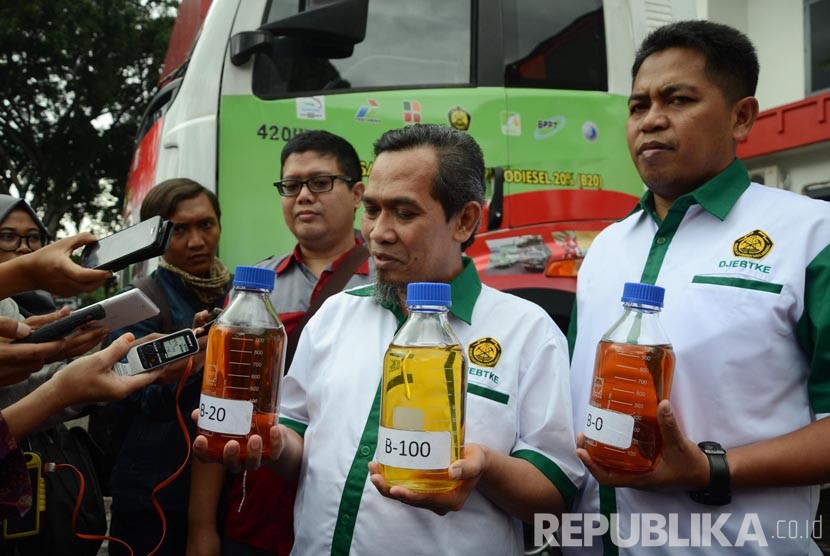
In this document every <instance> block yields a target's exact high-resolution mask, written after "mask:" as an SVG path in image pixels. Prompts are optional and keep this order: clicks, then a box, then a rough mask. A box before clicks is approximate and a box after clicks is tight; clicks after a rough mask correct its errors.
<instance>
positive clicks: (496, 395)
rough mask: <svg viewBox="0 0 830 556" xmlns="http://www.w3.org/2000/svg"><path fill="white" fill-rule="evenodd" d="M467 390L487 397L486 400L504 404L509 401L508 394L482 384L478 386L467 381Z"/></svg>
mask: <svg viewBox="0 0 830 556" xmlns="http://www.w3.org/2000/svg"><path fill="white" fill-rule="evenodd" d="M467 392H469V393H470V394H475V395H476V396H481V397H482V398H487V399H488V400H493V401H494V402H498V403H503V404H504V405H507V402H508V401H510V396H509V395H507V394H505V393H504V392H497V391H496V390H490V389H489V388H485V387H484V386H479V385H477V384H470V383H467ZM451 407H452V406H451Z"/></svg>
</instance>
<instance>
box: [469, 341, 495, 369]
mask: <svg viewBox="0 0 830 556" xmlns="http://www.w3.org/2000/svg"><path fill="white" fill-rule="evenodd" d="M467 353H468V355H469V356H470V361H472V362H473V363H475V364H476V365H481V366H482V367H495V366H496V363H498V362H499V357H501V346H500V345H499V343H498V342H497V341H496V340H495V339H493V338H480V339H478V340H476V341H475V342H473V343H472V344H470V347H469V348H467Z"/></svg>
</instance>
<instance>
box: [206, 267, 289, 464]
mask: <svg viewBox="0 0 830 556" xmlns="http://www.w3.org/2000/svg"><path fill="white" fill-rule="evenodd" d="M274 277H275V276H274V271H273V270H270V269H267V268H258V267H251V266H238V267H236V274H235V276H234V281H233V289H234V291H233V298H232V299H231V302H230V304H229V305H228V307H227V308H226V309H225V310H224V311H223V312H222V314H221V315H219V318H217V319H216V324H215V325H214V326H213V328H212V329H211V331H210V334H209V335H208V347H207V355H206V357H205V370H204V375H203V377H202V396H201V399H200V400H199V421H198V428H199V434H202V435H204V436H206V437H207V439H208V453H209V454H210V456H211V457H212V458H213V459H216V460H217V461H221V460H222V450H223V449H224V447H225V443H226V442H227V441H228V440H237V441H239V446H240V457H242V458H244V457H245V454H246V453H247V439H248V437H249V436H250V435H252V434H258V435H260V436H261V437H262V438H263V439H267V438H268V433H269V430H270V428H271V427H272V426H273V425H274V424H275V423H276V421H277V413H278V411H279V390H280V382H281V380H282V374H283V366H284V361H285V348H286V344H285V338H286V336H285V329H284V328H283V326H282V323H281V322H280V319H279V317H278V316H277V312H276V310H275V309H274V307H273V305H271V299H270V293H271V291H272V290H273V289H274ZM268 448H269V445H268V442H264V443H263V454H267V453H268Z"/></svg>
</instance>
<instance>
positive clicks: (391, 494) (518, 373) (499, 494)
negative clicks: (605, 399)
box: [195, 125, 584, 556]
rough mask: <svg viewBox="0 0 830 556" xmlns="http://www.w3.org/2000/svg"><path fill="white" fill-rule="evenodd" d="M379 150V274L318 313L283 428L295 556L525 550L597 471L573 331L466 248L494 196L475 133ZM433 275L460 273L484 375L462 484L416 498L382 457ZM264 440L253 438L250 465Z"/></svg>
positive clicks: (372, 225)
mask: <svg viewBox="0 0 830 556" xmlns="http://www.w3.org/2000/svg"><path fill="white" fill-rule="evenodd" d="M375 155H376V160H375V163H374V166H373V170H372V175H371V178H370V180H369V184H368V187H367V189H366V192H365V193H364V196H363V205H364V209H365V211H364V217H363V236H364V238H365V240H366V241H367V244H368V247H369V250H370V252H371V254H372V257H373V260H374V264H375V270H376V275H377V281H376V283H375V284H374V285H373V286H367V287H363V288H357V289H353V290H350V291H347V292H344V293H341V294H338V295H336V296H333V297H332V298H331V299H330V300H329V301H327V302H326V303H325V304H324V305H323V306H322V307H321V309H320V310H319V312H318V313H317V315H315V316H314V317H313V318H312V319H311V320H310V321H309V323H308V325H307V326H306V329H305V330H304V331H303V333H302V335H301V337H300V342H299V345H298V347H297V351H296V355H295V357H294V362H293V364H292V366H291V369H290V371H289V373H288V375H287V376H286V379H285V382H284V384H283V392H282V402H281V418H280V422H281V423H282V425H281V426H280V427H279V428H278V429H277V428H275V429H274V430H273V431H272V439H271V442H272V444H271V446H272V454H271V456H272V457H276V458H277V459H276V461H274V462H273V463H272V465H273V467H274V468H275V469H276V470H277V471H278V472H279V473H281V474H283V476H285V477H288V478H294V477H296V478H298V479H299V490H298V493H297V501H296V504H295V510H294V527H295V543H294V549H293V551H292V554H297V555H305V554H315V555H318V554H341V555H343V554H349V553H351V554H359V555H366V554H369V555H372V554H406V555H407V556H413V555H425V556H434V555H436V554H450V555H452V554H457V555H468V554H499V555H507V556H510V555H520V554H522V553H523V542H522V536H521V526H520V519H523V520H526V521H529V522H532V521H533V515H534V513H538V512H544V513H555V514H558V513H561V512H563V511H565V510H566V509H567V508H568V507H569V506H570V503H571V501H572V499H573V496H574V495H575V494H576V492H577V490H578V487H579V484H580V482H581V478H582V474H583V471H584V470H583V468H582V466H581V464H580V462H579V460H578V458H577V457H576V454H575V451H574V439H573V428H572V427H573V424H572V422H571V405H570V386H569V382H568V374H569V373H568V361H567V345H566V341H565V338H564V336H563V335H562V334H561V333H560V332H559V331H558V329H557V327H556V325H555V324H554V323H553V321H552V320H551V319H550V318H549V317H548V316H547V314H546V313H545V312H544V311H542V310H541V309H540V308H539V307H537V306H536V305H533V304H532V303H530V302H527V301H524V300H521V299H519V298H516V297H513V296H511V295H508V294H504V293H501V292H498V291H496V290H493V289H491V288H488V287H486V286H483V285H482V284H481V282H480V281H479V278H478V274H477V273H476V269H475V267H474V265H473V264H472V263H471V261H470V260H469V259H464V258H462V255H461V253H462V250H463V249H464V248H465V247H466V246H467V245H469V244H470V243H471V242H472V239H473V235H474V232H475V229H476V227H477V225H478V222H479V219H480V216H481V206H482V202H483V197H484V160H483V157H482V154H481V150H480V149H479V147H478V145H477V144H476V143H475V141H474V140H473V139H472V138H471V137H470V136H469V135H467V134H465V133H462V132H459V131H456V130H454V129H452V128H449V127H445V126H437V125H415V126H410V127H407V128H404V129H401V130H393V131H390V132H387V133H386V134H384V136H383V137H381V138H380V139H379V140H378V142H377V143H375ZM424 281H430V282H448V283H450V284H451V288H452V301H453V303H452V307H451V308H450V316H449V320H450V324H451V326H452V328H453V330H454V331H455V333H456V334H457V336H458V337H459V339H460V340H461V343H462V344H463V346H464V348H465V349H466V350H467V352H468V355H469V358H470V372H469V377H468V378H469V386H468V395H467V408H466V412H467V413H466V444H465V448H464V458H463V459H461V460H458V461H456V462H454V463H453V464H452V465H451V466H450V475H451V476H453V477H454V478H458V479H462V484H461V486H459V487H458V488H456V489H455V490H453V491H450V492H445V493H432V494H415V493H411V492H409V491H407V490H406V489H403V488H402V487H393V488H392V489H390V488H389V487H388V486H387V485H386V484H385V483H384V482H383V479H382V478H381V476H380V475H379V474H377V473H376V471H377V469H376V467H375V464H374V463H372V462H373V461H374V459H375V451H376V444H377V435H378V424H379V421H378V418H379V412H380V381H381V375H382V364H383V355H384V352H385V350H386V348H387V347H388V345H389V342H390V341H391V340H392V337H393V336H394V334H395V331H396V330H397V329H398V327H399V326H400V325H401V324H402V322H403V320H404V312H403V309H402V307H403V306H404V294H405V291H406V284H407V283H409V282H424ZM229 444H230V443H229ZM195 446H196V449H197V453H198V452H200V451H201V449H202V447H203V439H201V438H200V439H198V440H197V442H196V444H195ZM259 446H260V442H259V439H258V438H257V439H256V440H255V441H253V444H252V442H249V448H250V451H251V454H250V455H249V461H248V462H247V463H248V464H249V465H256V464H258V461H257V458H258V452H259ZM225 453H226V461H228V459H230V460H231V461H232V460H233V459H234V458H228V457H227V456H230V455H231V454H233V453H238V452H237V451H236V447H235V446H233V447H232V448H231V449H230V453H229V449H228V446H226V452H225Z"/></svg>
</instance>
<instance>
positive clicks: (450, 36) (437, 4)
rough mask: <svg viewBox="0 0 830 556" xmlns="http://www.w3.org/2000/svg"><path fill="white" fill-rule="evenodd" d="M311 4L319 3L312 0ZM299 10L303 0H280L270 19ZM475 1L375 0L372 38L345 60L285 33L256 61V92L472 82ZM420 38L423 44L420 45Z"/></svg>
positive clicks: (271, 94) (274, 95)
mask: <svg viewBox="0 0 830 556" xmlns="http://www.w3.org/2000/svg"><path fill="white" fill-rule="evenodd" d="M306 4H307V9H313V8H314V7H315V2H313V1H308V2H307V3H306ZM296 12H297V1H296V0H273V1H272V2H271V3H270V6H269V10H268V13H267V14H266V19H265V21H263V23H269V22H272V21H278V20H280V19H282V18H285V17H287V16H290V15H292V14H293V13H296ZM471 14H472V6H471V4H470V0H467V1H453V2H447V1H446V0H418V2H413V1H412V0H384V1H383V2H372V3H371V4H370V7H369V16H368V20H367V23H366V39H365V40H364V41H363V42H361V43H360V44H358V45H356V46H355V49H354V54H353V55H352V56H350V57H348V58H343V59H327V58H321V57H317V56H312V55H308V54H307V53H305V52H303V50H302V49H301V47H299V46H298V45H297V44H296V43H295V42H294V41H292V40H291V39H288V38H284V37H283V38H278V39H276V40H274V41H273V44H272V47H271V50H270V52H268V53H266V54H264V55H262V54H261V55H257V56H256V59H255V61H254V72H253V82H252V87H253V92H254V94H255V95H257V96H258V97H260V98H278V97H282V96H294V95H296V94H298V93H312V92H320V91H325V92H334V91H338V92H342V91H348V90H352V89H378V88H412V87H422V86H458V85H464V84H468V83H470V81H471V77H470V75H471V69H470V68H471V41H472V37H471V32H470V29H471V25H472V23H471ZM413 45H417V47H415V46H413Z"/></svg>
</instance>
